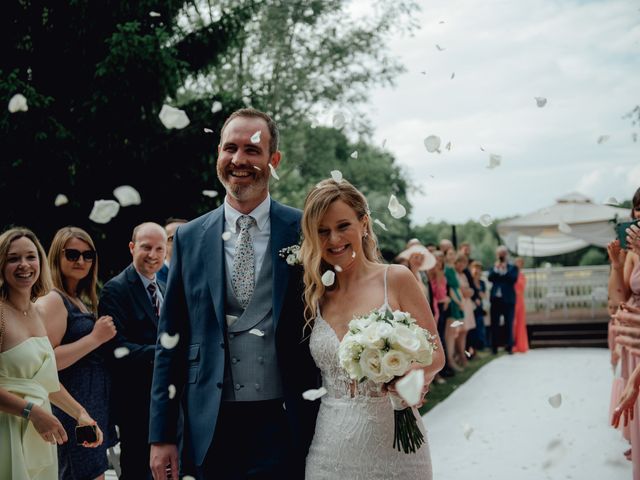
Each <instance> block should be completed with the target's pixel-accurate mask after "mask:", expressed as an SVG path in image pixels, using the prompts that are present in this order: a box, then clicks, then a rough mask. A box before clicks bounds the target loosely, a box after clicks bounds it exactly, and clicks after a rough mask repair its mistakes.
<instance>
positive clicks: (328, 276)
mask: <svg viewBox="0 0 640 480" xmlns="http://www.w3.org/2000/svg"><path fill="white" fill-rule="evenodd" d="M335 281H336V274H335V273H333V270H327V271H326V272H324V273H323V274H322V284H323V285H324V286H325V287H330V286H331V285H333V282H335Z"/></svg>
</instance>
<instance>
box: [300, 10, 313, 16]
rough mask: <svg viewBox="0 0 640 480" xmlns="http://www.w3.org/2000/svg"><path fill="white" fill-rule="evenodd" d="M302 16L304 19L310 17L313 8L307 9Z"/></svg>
mask: <svg viewBox="0 0 640 480" xmlns="http://www.w3.org/2000/svg"><path fill="white" fill-rule="evenodd" d="M302 14H303V15H304V16H305V17H310V16H312V15H313V8H307V9H306V10H305V11H304V12H302Z"/></svg>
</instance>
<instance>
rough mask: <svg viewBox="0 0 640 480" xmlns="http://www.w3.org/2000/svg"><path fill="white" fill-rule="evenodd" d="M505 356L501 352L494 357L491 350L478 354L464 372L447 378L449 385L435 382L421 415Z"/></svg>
mask: <svg viewBox="0 0 640 480" xmlns="http://www.w3.org/2000/svg"><path fill="white" fill-rule="evenodd" d="M504 354H505V353H504V352H499V353H498V355H492V354H491V351H489V350H488V351H485V352H478V354H477V355H476V356H475V358H474V359H473V360H470V361H469V364H468V365H467V367H466V368H465V369H464V372H462V373H456V374H455V376H454V377H449V378H446V379H445V380H446V381H447V383H443V384H442V385H438V384H437V383H436V382H433V383H432V384H431V387H430V389H429V393H428V394H427V403H425V404H424V405H423V406H422V408H421V409H420V413H421V414H422V415H424V414H425V413H427V412H428V411H429V410H431V409H432V408H433V407H435V406H436V405H437V404H438V403H440V402H441V401H443V400H444V399H445V398H447V397H448V396H449V395H451V393H452V392H453V391H454V390H455V389H456V388H458V387H459V386H460V385H462V384H463V383H464V382H466V381H467V380H469V378H471V376H472V375H473V374H474V373H476V372H477V371H478V370H480V368H482V367H483V366H485V365H486V364H487V363H489V362H490V361H492V360H495V359H496V358H498V357H500V356H502V355H504Z"/></svg>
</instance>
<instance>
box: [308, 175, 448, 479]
mask: <svg viewBox="0 0 640 480" xmlns="http://www.w3.org/2000/svg"><path fill="white" fill-rule="evenodd" d="M302 233H303V236H304V241H303V243H302V246H301V258H302V262H303V264H304V271H305V273H304V283H305V292H304V299H305V320H306V326H305V329H306V332H307V333H308V328H311V338H310V349H311V354H312V356H313V358H314V360H315V362H316V364H317V366H318V368H319V369H320V370H321V372H322V384H323V386H324V387H325V388H326V389H327V392H328V393H327V394H326V395H325V396H323V397H322V399H321V404H320V411H319V413H318V419H317V421H316V430H315V435H314V437H313V441H312V443H311V447H310V450H309V454H308V456H307V463H306V474H305V478H306V479H308V480H315V479H334V478H349V479H389V478H402V479H416V480H417V479H421V480H423V479H431V478H432V472H431V458H430V454H429V448H428V443H427V442H426V441H425V443H424V444H423V445H422V447H421V448H420V449H418V450H417V451H416V453H409V454H405V453H402V452H399V451H398V450H396V449H395V448H394V447H393V439H394V413H393V409H392V406H391V402H390V399H389V398H388V393H389V392H391V393H393V392H395V389H394V386H393V384H389V385H386V386H385V388H380V387H379V386H378V385H376V384H375V383H373V382H371V381H369V380H367V381H364V382H362V383H359V384H358V383H357V382H355V381H352V380H350V379H349V376H348V375H347V373H346V372H345V371H344V369H342V367H341V366H340V364H339V362H338V347H339V344H340V341H341V339H342V338H343V337H344V335H345V334H346V333H347V331H348V324H349V322H350V321H351V319H352V318H353V317H354V316H355V315H363V314H367V313H369V312H371V311H372V310H375V309H382V310H386V309H389V310H401V311H404V312H409V313H410V314H411V316H412V317H413V318H415V319H416V320H417V322H418V324H419V325H420V326H421V327H423V328H426V329H427V330H429V331H430V332H431V333H432V334H434V335H435V337H436V338H437V330H436V325H435V322H434V319H433V316H432V314H431V310H430V309H429V306H428V304H427V299H426V297H425V295H424V294H423V293H422V291H421V289H420V286H419V285H418V283H417V282H416V279H415V277H414V276H413V275H412V274H411V272H410V271H409V270H408V269H407V268H406V267H403V266H399V265H398V266H396V265H393V266H389V265H384V264H382V263H381V262H380V260H379V252H378V246H377V243H376V239H375V235H374V233H373V230H372V226H371V217H370V216H369V214H368V207H367V201H366V199H365V198H364V195H362V193H360V192H359V191H358V190H357V189H356V188H355V187H354V186H353V185H351V184H350V183H348V182H347V181H345V180H341V181H340V182H336V181H334V180H323V181H322V182H320V183H319V184H318V185H317V186H316V187H315V188H314V189H313V190H312V191H311V192H309V194H308V195H307V198H306V200H305V205H304V212H303V216H302ZM327 270H334V271H335V272H336V275H335V280H334V283H333V284H332V285H330V286H327V287H325V285H323V283H322V280H321V279H322V275H323V273H324V272H325V271H327ZM325 283H330V282H325ZM443 365H444V356H443V354H442V345H440V342H439V340H438V346H437V349H436V351H435V352H434V354H433V363H432V364H431V365H429V366H420V368H423V370H424V376H425V389H424V391H425V392H426V390H428V385H429V384H430V382H431V381H432V380H433V377H434V376H435V374H436V373H437V372H438V371H439V370H440V369H441V368H442V367H443ZM413 412H414V414H415V415H416V418H417V420H418V425H420V426H421V427H422V420H421V418H420V416H419V413H418V411H417V408H415V407H414V408H413ZM421 430H423V432H422V433H423V435H424V436H425V439H426V434H425V432H424V429H423V428H421Z"/></svg>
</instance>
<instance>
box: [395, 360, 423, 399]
mask: <svg viewBox="0 0 640 480" xmlns="http://www.w3.org/2000/svg"><path fill="white" fill-rule="evenodd" d="M422 387H424V372H423V371H422V369H418V370H411V372H409V373H408V374H406V375H405V376H404V377H402V378H401V379H400V380H398V381H397V382H396V390H397V391H398V395H400V397H401V398H402V399H403V400H404V401H405V402H407V405H410V406H413V405H417V404H418V403H420V400H421V399H422Z"/></svg>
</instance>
